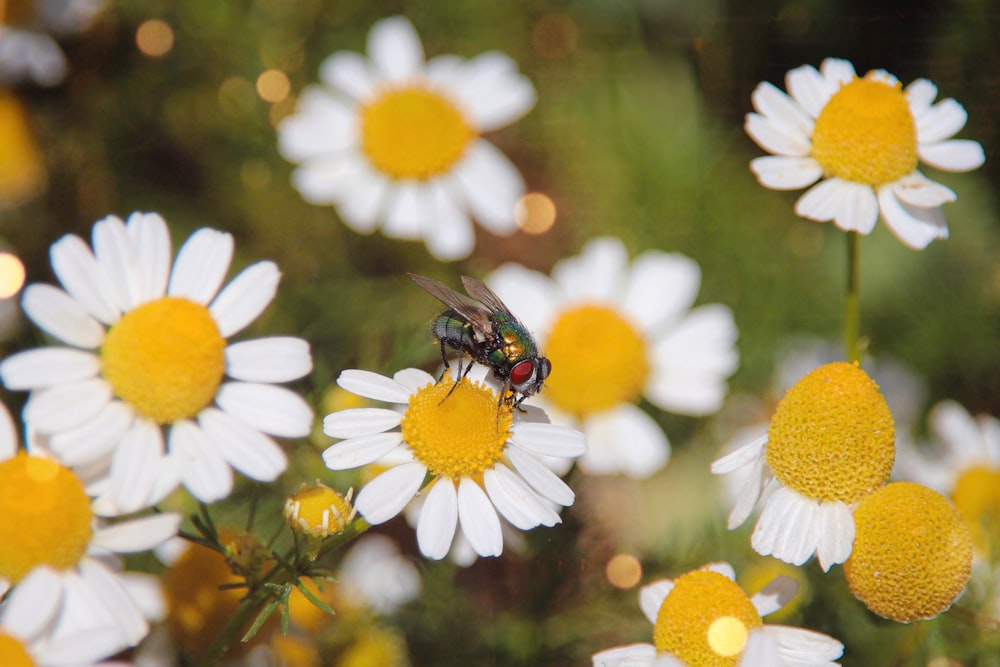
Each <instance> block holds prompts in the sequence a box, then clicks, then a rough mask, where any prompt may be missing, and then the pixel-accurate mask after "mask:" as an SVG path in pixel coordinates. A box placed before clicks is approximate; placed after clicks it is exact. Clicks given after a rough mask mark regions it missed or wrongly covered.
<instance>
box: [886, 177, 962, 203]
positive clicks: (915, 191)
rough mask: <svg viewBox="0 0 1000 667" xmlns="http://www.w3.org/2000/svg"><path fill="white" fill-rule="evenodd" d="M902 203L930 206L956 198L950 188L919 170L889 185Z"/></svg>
mask: <svg viewBox="0 0 1000 667" xmlns="http://www.w3.org/2000/svg"><path fill="white" fill-rule="evenodd" d="M889 187H891V188H892V191H893V193H894V194H895V195H896V196H897V197H898V198H899V200H900V202H902V203H903V204H908V205H910V206H916V207H917V208H932V207H935V206H941V205H942V204H947V203H950V202H953V201H955V200H956V199H958V195H956V194H955V191H954V190H952V189H951V188H948V187H945V186H943V185H941V184H940V183H935V182H934V181H932V180H930V179H929V178H926V177H925V176H924V175H923V174H921V173H920V172H916V171H915V172H913V173H912V174H910V175H908V176H904V177H903V178H901V179H899V180H898V181H896V182H895V183H892V184H890V185H889Z"/></svg>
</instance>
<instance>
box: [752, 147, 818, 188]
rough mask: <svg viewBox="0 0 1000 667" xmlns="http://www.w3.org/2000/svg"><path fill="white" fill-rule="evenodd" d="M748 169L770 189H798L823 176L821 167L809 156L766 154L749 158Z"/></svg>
mask: <svg viewBox="0 0 1000 667" xmlns="http://www.w3.org/2000/svg"><path fill="white" fill-rule="evenodd" d="M750 171H752V172H753V173H754V175H755V176H756V177H757V180H758V181H759V182H760V184H761V185H763V186H764V187H766V188H771V189H772V190H800V189H802V188H804V187H807V186H810V185H812V184H813V183H815V182H816V181H818V180H819V179H820V178H821V177H822V176H823V167H821V166H820V164H819V162H816V160H814V159H813V158H811V157H785V156H781V155H767V156H765V157H759V158H755V159H753V160H751V161H750Z"/></svg>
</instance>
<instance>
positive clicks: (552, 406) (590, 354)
mask: <svg viewBox="0 0 1000 667" xmlns="http://www.w3.org/2000/svg"><path fill="white" fill-rule="evenodd" d="M487 282H488V283H489V285H490V287H492V288H493V289H494V290H495V291H496V293H497V295H499V296H500V297H501V298H502V299H503V300H504V301H505V302H506V303H507V304H508V305H509V306H510V307H511V310H513V311H514V312H516V313H517V314H518V316H519V317H520V318H521V320H522V321H523V322H524V324H525V326H527V327H528V329H530V330H532V331H533V332H534V333H535V336H536V338H537V340H538V343H539V346H540V347H541V349H542V350H543V351H544V352H545V355H546V356H547V357H548V358H549V360H550V361H551V362H552V373H551V375H550V376H549V377H548V379H547V380H546V382H545V386H544V387H543V389H542V393H541V395H540V397H539V400H538V404H539V405H541V406H544V407H545V409H546V410H547V411H549V412H550V413H551V415H552V418H553V420H554V421H555V422H556V423H561V424H571V425H578V426H579V427H580V428H581V429H582V430H583V433H584V435H585V437H586V440H587V447H588V451H587V453H586V454H585V455H584V456H583V457H581V459H580V466H581V467H582V468H583V469H584V470H585V471H587V472H589V473H592V474H599V475H602V474H616V473H624V474H626V475H629V476H631V477H637V478H643V477H648V476H650V475H652V474H653V473H655V472H656V471H657V470H659V469H660V468H662V467H663V466H664V465H665V464H666V463H667V460H668V459H669V457H670V444H669V442H668V440H667V437H666V435H665V434H664V433H663V431H662V430H661V429H660V427H659V426H658V425H657V423H656V422H655V421H654V420H653V419H652V418H651V417H650V416H649V415H647V414H646V413H645V412H644V411H643V410H641V409H640V408H639V407H638V406H637V405H636V402H637V401H638V400H639V399H640V397H645V398H646V399H647V400H649V402H651V403H652V404H653V405H655V406H657V407H658V408H661V409H663V410H666V411H668V412H673V413H676V414H683V415H692V416H702V415H708V414H711V413H713V412H715V411H717V410H718V409H719V407H720V406H721V405H722V400H723V398H724V397H725V395H726V391H727V389H728V388H727V385H726V378H728V377H729V376H730V375H732V374H733V372H735V370H736V368H737V366H738V364H739V356H738V354H737V352H736V349H735V347H734V344H735V341H736V336H737V331H736V325H735V324H734V322H733V314H732V311H730V310H729V308H728V307H726V306H723V305H719V304H711V305H706V306H699V307H697V308H692V304H693V303H694V301H695V298H696V297H697V294H698V287H699V284H700V282H701V273H700V271H699V268H698V265H697V264H696V263H695V262H694V261H693V260H691V259H689V258H687V257H685V256H683V255H679V254H671V253H665V252H661V251H658V250H649V251H646V252H644V253H643V254H641V255H639V256H638V257H636V258H635V260H633V261H632V263H631V264H630V263H629V260H628V255H627V253H626V250H625V246H624V244H622V242H621V241H620V240H618V239H616V238H611V237H605V238H599V239H595V240H593V241H591V242H589V243H588V244H587V245H586V246H585V247H584V249H583V252H582V253H581V254H580V255H579V256H577V257H571V258H568V259H564V260H562V261H561V262H559V263H558V264H556V266H555V268H553V270H552V277H551V278H549V277H547V276H545V275H543V274H541V273H537V272H535V271H529V270H528V269H525V268H524V267H522V266H520V265H517V264H506V265H504V266H501V267H500V268H499V269H497V270H496V271H495V272H494V273H493V274H492V275H490V276H489V278H488V280H487Z"/></svg>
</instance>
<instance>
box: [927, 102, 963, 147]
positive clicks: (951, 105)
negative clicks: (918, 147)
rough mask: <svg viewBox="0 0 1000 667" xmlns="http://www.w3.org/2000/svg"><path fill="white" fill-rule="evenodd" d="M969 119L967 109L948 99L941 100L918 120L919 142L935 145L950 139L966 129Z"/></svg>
mask: <svg viewBox="0 0 1000 667" xmlns="http://www.w3.org/2000/svg"><path fill="white" fill-rule="evenodd" d="M968 119H969V114H968V113H966V111H965V107H963V106H962V105H961V104H959V103H958V102H956V101H955V100H953V99H951V98H948V99H946V100H941V101H940V102H938V103H937V104H935V105H934V106H932V107H931V108H930V109H928V110H927V112H926V113H924V114H922V115H921V116H920V117H919V118H917V142H918V143H920V144H933V143H937V142H938V141H943V140H945V139H950V138H951V137H953V136H955V135H956V134H957V133H958V131H959V130H961V129H962V128H963V127H965V122H966V121H967V120H968Z"/></svg>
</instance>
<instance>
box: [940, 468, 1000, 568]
mask: <svg viewBox="0 0 1000 667" xmlns="http://www.w3.org/2000/svg"><path fill="white" fill-rule="evenodd" d="M951 500H952V502H954V503H955V507H956V508H958V511H959V512H960V513H961V514H962V518H964V519H965V523H966V525H968V527H969V532H971V533H972V542H973V544H975V546H976V550H977V551H979V552H980V553H982V554H985V555H987V556H989V555H990V551H991V550H992V549H995V548H1000V469H997V468H988V467H984V466H975V467H971V468H968V469H967V470H965V471H963V472H962V474H961V475H959V477H958V480H956V482H955V488H954V489H953V490H952V492H951Z"/></svg>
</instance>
